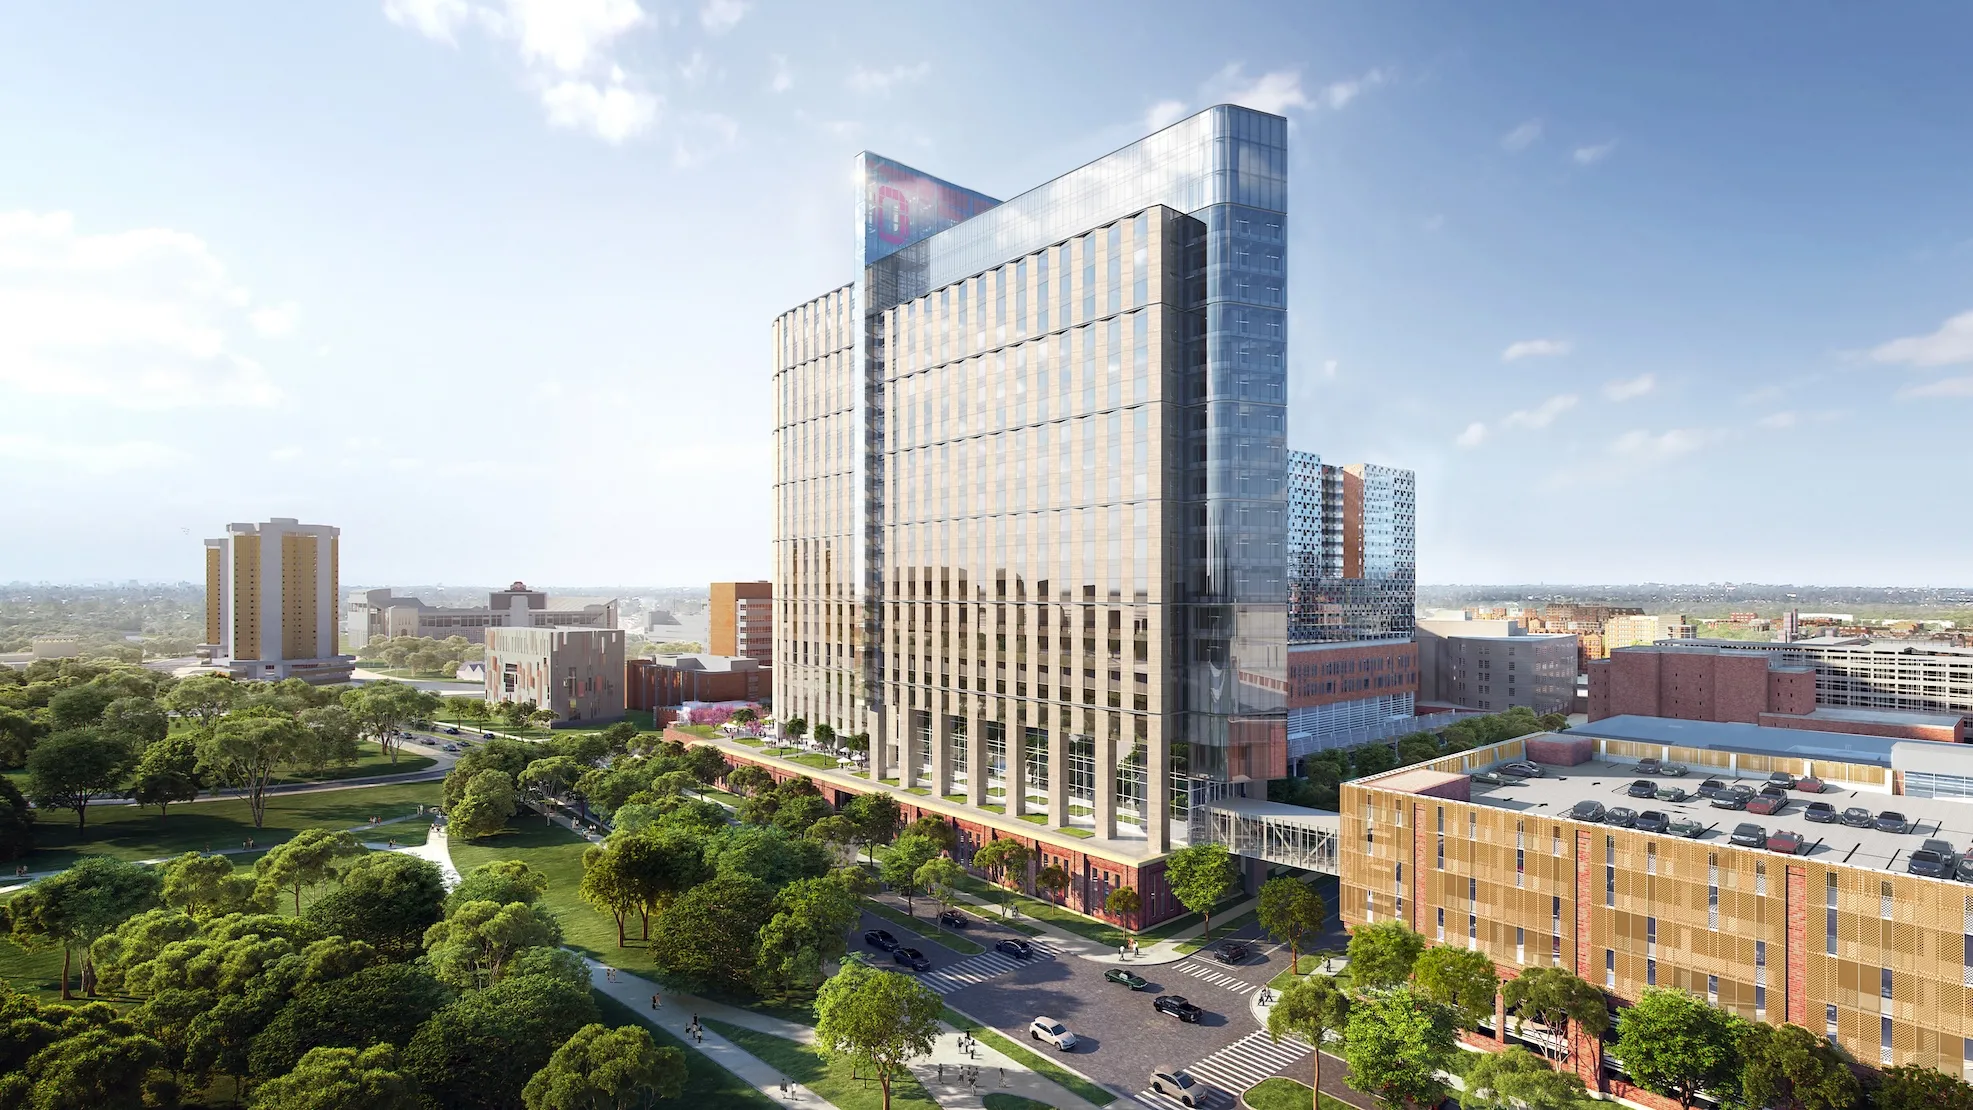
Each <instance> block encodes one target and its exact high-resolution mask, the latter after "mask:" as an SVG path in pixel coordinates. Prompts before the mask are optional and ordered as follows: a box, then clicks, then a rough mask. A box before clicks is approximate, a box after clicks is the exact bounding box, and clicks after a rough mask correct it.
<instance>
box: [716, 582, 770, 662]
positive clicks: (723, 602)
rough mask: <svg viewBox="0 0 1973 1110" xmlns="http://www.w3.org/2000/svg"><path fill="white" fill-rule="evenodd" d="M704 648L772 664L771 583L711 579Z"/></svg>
mask: <svg viewBox="0 0 1973 1110" xmlns="http://www.w3.org/2000/svg"><path fill="white" fill-rule="evenodd" d="M709 601H710V604H709V605H708V618H709V619H708V626H709V627H708V630H707V638H708V639H710V640H711V641H712V642H711V643H709V644H707V645H706V647H707V651H708V653H709V654H712V655H725V656H734V657H738V658H741V659H752V660H754V661H755V662H758V663H760V664H761V665H762V666H772V665H773V664H774V583H772V582H714V583H713V584H712V589H711V590H710V591H709Z"/></svg>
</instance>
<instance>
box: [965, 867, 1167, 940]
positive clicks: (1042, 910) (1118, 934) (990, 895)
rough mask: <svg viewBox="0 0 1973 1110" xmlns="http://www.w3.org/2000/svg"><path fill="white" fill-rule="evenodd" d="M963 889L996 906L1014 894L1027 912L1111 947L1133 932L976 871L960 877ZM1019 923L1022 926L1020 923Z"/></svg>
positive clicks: (1037, 918) (1033, 916)
mask: <svg viewBox="0 0 1973 1110" xmlns="http://www.w3.org/2000/svg"><path fill="white" fill-rule="evenodd" d="M959 889H961V890H963V891H965V892H966V893H968V894H971V895H972V896H974V897H975V898H983V899H985V900H987V901H989V902H992V903H993V904H994V905H995V906H998V905H1000V902H1001V899H1002V898H1004V897H1006V896H1007V895H1009V894H1013V898H1014V908H1015V909H1017V910H1019V911H1020V912H1022V913H1024V914H1027V915H1028V916H1029V917H1032V918H1034V919H1035V920H1037V921H1046V922H1048V923H1049V924H1050V925H1053V926H1055V927H1056V928H1058V929H1067V930H1068V931H1069V932H1071V933H1074V934H1076V935H1077V936H1083V937H1088V938H1089V939H1090V940H1093V941H1095V942H1096V943H1098V944H1101V945H1103V946H1105V947H1108V948H1120V947H1122V946H1123V943H1124V941H1125V939H1127V938H1128V937H1129V936H1130V934H1129V933H1126V932H1124V931H1123V930H1122V929H1119V928H1117V927H1116V926H1115V925H1105V924H1104V923H1103V922H1101V921H1097V920H1095V919H1093V918H1088V917H1084V916H1083V915H1081V914H1079V913H1077V912H1075V911H1074V910H1071V909H1066V908H1064V907H1062V906H1058V905H1056V904H1055V903H1053V902H1044V901H1042V900H1041V899H1039V898H1030V897H1028V896H1027V895H1025V894H1015V893H1014V892H1012V891H1009V890H1006V889H1005V888H1003V887H998V886H995V885H994V884H992V883H989V882H987V881H986V880H984V879H980V878H976V877H974V876H972V875H968V876H966V877H965V878H964V879H962V880H961V881H960V883H959ZM996 920H998V919H996ZM1004 924H1013V922H1004ZM1016 927H1017V928H1018V926H1016ZM1030 935H1039V933H1038V932H1035V933H1030Z"/></svg>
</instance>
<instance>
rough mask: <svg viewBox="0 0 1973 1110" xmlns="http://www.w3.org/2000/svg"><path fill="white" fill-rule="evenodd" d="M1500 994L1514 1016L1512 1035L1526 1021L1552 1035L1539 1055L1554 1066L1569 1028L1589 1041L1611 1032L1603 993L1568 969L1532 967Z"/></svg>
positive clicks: (1608, 1011)
mask: <svg viewBox="0 0 1973 1110" xmlns="http://www.w3.org/2000/svg"><path fill="white" fill-rule="evenodd" d="M1500 994H1501V1001H1502V1002H1503V1003H1505V1005H1506V1006H1507V1009H1508V1010H1510V1011H1511V1012H1512V1013H1513V1014H1514V1031H1515V1033H1517V1034H1518V1033H1520V1031H1521V1028H1522V1023H1523V1022H1524V1021H1527V1020H1529V1019H1532V1020H1534V1021H1538V1022H1540V1023H1541V1024H1542V1025H1544V1026H1546V1027H1547V1028H1548V1029H1549V1030H1550V1031H1551V1033H1552V1034H1553V1035H1552V1036H1551V1037H1549V1038H1547V1039H1545V1040H1544V1041H1542V1042H1541V1044H1542V1055H1544V1056H1547V1057H1548V1058H1549V1059H1550V1060H1551V1061H1554V1062H1557V1063H1559V1062H1560V1061H1561V1059H1562V1055H1563V1047H1564V1046H1565V1045H1566V1044H1567V1038H1568V1037H1569V1031H1570V1028H1571V1026H1572V1025H1573V1026H1574V1028H1575V1029H1577V1030H1580V1031H1581V1032H1583V1033H1585V1034H1587V1035H1589V1036H1592V1037H1601V1036H1602V1035H1603V1033H1604V1031H1605V1030H1607V1029H1609V1028H1610V1008H1609V1003H1608V1002H1606V1001H1605V1000H1604V998H1603V992H1602V991H1600V990H1598V989H1597V988H1596V986H1595V984H1593V983H1590V982H1589V981H1587V980H1585V979H1582V978H1579V977H1578V976H1576V975H1575V974H1574V973H1573V972H1571V971H1569V970H1568V969H1567V968H1560V967H1531V968H1529V969H1527V970H1526V971H1523V972H1522V973H1521V974H1519V975H1517V976H1515V977H1514V978H1512V979H1510V980H1508V981H1507V983H1506V984H1505V985H1504V986H1502V987H1501V992H1500Z"/></svg>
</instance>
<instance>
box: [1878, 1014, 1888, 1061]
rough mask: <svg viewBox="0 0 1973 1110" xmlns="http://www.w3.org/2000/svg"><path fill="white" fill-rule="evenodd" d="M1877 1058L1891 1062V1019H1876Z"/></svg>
mask: <svg viewBox="0 0 1973 1110" xmlns="http://www.w3.org/2000/svg"><path fill="white" fill-rule="evenodd" d="M1877 1058H1878V1059H1879V1060H1880V1061H1882V1062H1884V1063H1886V1064H1888V1063H1890V1062H1891V1019H1890V1018H1889V1017H1888V1016H1887V1017H1880V1018H1878V1019H1877Z"/></svg>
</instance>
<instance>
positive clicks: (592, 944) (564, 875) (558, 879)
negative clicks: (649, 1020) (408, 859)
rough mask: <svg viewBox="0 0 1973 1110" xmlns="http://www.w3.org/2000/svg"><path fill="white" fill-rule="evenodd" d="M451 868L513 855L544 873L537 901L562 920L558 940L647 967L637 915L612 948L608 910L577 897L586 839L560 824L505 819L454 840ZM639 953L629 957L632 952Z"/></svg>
mask: <svg viewBox="0 0 1973 1110" xmlns="http://www.w3.org/2000/svg"><path fill="white" fill-rule="evenodd" d="M450 847H451V851H452V866H454V867H457V868H458V869H459V870H460V872H461V873H462V874H463V873H465V872H467V871H471V870H472V869H473V868H475V867H478V866H479V865H480V864H482V863H492V862H494V861H495V860H508V859H517V860H521V861H523V862H524V863H526V864H527V865H528V866H529V867H532V868H534V869H535V870H536V871H539V872H541V873H542V874H544V875H546V876H548V893H547V895H546V896H544V897H543V898H542V902H543V904H544V905H546V906H547V908H548V909H550V910H552V911H554V914H555V916H556V917H558V918H560V919H561V922H562V943H563V944H565V945H567V946H568V947H570V948H573V949H575V950H577V951H578V952H582V953H584V954H585V955H588V956H590V957H592V958H595V959H598V960H602V961H604V962H605V963H610V964H615V965H616V966H618V967H629V966H631V965H632V963H633V962H635V963H637V964H640V965H646V966H648V965H649V963H650V960H649V959H648V958H647V957H644V956H643V955H641V953H642V945H641V942H639V941H638V940H637V936H638V933H639V931H640V929H641V927H642V922H641V919H640V918H638V917H637V916H635V915H632V916H631V917H630V919H629V920H628V921H626V922H625V928H626V930H627V935H628V936H629V938H630V939H629V943H630V944H631V945H633V946H635V947H632V948H618V947H617V925H616V921H615V920H613V919H612V918H611V917H610V916H609V915H608V914H606V913H602V912H600V911H597V910H594V909H591V908H590V907H589V905H588V904H587V903H585V902H584V901H583V900H582V895H581V890H582V853H583V849H585V848H587V847H589V841H587V840H584V839H583V838H582V837H580V836H577V835H576V834H575V833H572V832H570V831H569V830H568V829H566V828H563V827H562V826H560V825H547V824H543V823H542V822H540V821H536V820H533V819H532V817H530V816H528V815H526V814H522V815H520V816H517V817H515V818H514V819H513V821H511V822H509V824H508V826H507V830H506V831H505V832H502V833H499V834H498V835H495V836H490V837H487V838H486V839H485V840H475V841H466V840H453V841H452V842H451V845H450ZM633 951H635V952H638V953H640V955H639V956H638V958H637V959H636V960H635V961H633V960H632V959H631V953H632V952H633Z"/></svg>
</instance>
